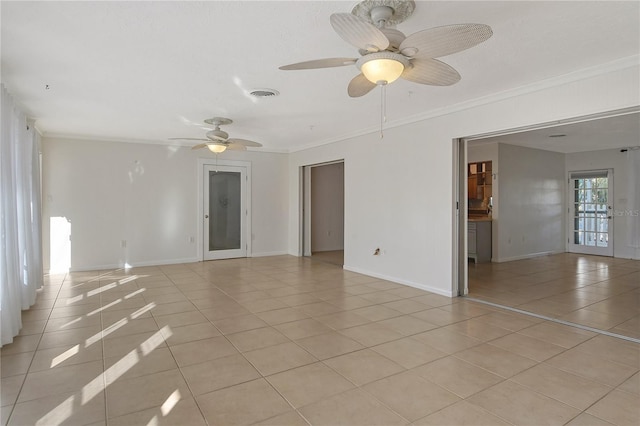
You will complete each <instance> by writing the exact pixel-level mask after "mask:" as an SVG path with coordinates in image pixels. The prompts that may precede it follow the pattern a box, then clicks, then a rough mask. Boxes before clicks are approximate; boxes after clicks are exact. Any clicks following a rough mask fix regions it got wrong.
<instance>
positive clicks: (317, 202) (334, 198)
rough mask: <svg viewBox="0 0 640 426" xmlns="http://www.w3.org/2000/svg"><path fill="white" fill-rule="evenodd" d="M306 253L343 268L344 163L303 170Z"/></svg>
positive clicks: (311, 166)
mask: <svg viewBox="0 0 640 426" xmlns="http://www.w3.org/2000/svg"><path fill="white" fill-rule="evenodd" d="M303 175H304V181H305V182H304V185H303V187H304V197H303V199H304V207H303V211H304V215H303V222H304V223H303V229H304V236H303V248H304V250H303V253H304V256H308V257H311V258H312V259H314V260H318V261H322V262H326V263H331V264H334V265H340V266H342V265H343V264H344V161H336V162H331V163H323V164H314V165H310V166H305V167H304V174H303Z"/></svg>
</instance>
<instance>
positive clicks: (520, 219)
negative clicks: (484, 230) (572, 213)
mask: <svg viewBox="0 0 640 426" xmlns="http://www.w3.org/2000/svg"><path fill="white" fill-rule="evenodd" d="M516 138H517V135H514V139H516ZM498 156H499V161H500V164H501V167H500V173H499V175H498V177H499V179H500V182H501V185H500V212H501V213H500V219H499V220H498V221H497V222H496V223H494V226H497V227H498V233H497V234H498V239H497V241H495V243H497V245H498V253H499V257H498V258H494V259H492V260H493V261H494V262H505V261H509V260H517V259H525V258H528V257H531V256H536V255H542V254H550V253H560V252H564V251H565V244H564V241H565V235H566V231H565V223H566V215H565V210H566V203H565V192H566V184H565V182H566V175H565V169H564V167H565V165H564V154H561V153H557V152H551V151H543V150H540V149H532V148H525V147H521V146H515V145H508V144H504V143H501V144H499V145H498Z"/></svg>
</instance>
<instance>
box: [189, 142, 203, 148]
mask: <svg viewBox="0 0 640 426" xmlns="http://www.w3.org/2000/svg"><path fill="white" fill-rule="evenodd" d="M206 146H207V144H206V143H201V144H199V145H196V146H192V147H191V149H201V148H204V147H206Z"/></svg>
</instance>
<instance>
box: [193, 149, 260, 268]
mask: <svg viewBox="0 0 640 426" xmlns="http://www.w3.org/2000/svg"><path fill="white" fill-rule="evenodd" d="M216 165H217V166H228V167H240V168H244V169H245V172H246V176H247V182H246V193H245V206H246V210H247V215H246V224H245V230H244V231H245V232H244V235H245V243H246V246H247V254H246V257H252V255H251V254H252V251H251V246H252V244H251V243H252V240H253V238H252V233H251V162H250V161H236V160H219V159H216V158H198V172H197V173H196V174H197V179H198V182H197V186H196V187H197V191H198V196H197V197H196V198H197V210H196V212H197V213H196V223H197V226H196V235H197V237H196V247H197V251H196V255H197V258H198V259H199V260H200V261H202V262H204V261H205V259H204V252H205V250H204V242H205V238H204V221H205V218H204V177H205V166H212V167H215V166H216Z"/></svg>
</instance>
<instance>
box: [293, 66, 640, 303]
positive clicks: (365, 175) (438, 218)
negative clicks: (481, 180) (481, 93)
mask: <svg viewBox="0 0 640 426" xmlns="http://www.w3.org/2000/svg"><path fill="white" fill-rule="evenodd" d="M611 69H612V71H605V70H603V71H602V72H601V73H596V72H595V71H593V70H590V71H589V72H588V73H585V74H583V75H577V74H574V75H572V76H567V77H563V78H560V79H557V80H554V81H548V82H543V83H541V84H539V85H536V86H532V87H529V88H526V89H521V90H519V91H517V92H513V93H511V94H504V93H502V94H498V95H496V97H495V98H493V99H484V100H480V101H477V102H474V103H470V104H467V105H463V106H458V107H457V108H458V110H453V109H451V110H448V111H442V112H441V113H442V115H439V116H433V117H431V118H429V117H426V118H424V119H423V120H422V121H418V122H414V123H410V124H404V125H402V126H399V127H395V128H389V129H387V130H386V131H385V137H384V143H382V142H381V141H380V139H379V135H378V134H377V133H376V132H373V131H372V133H370V134H366V135H361V136H355V137H352V138H349V139H346V140H343V141H339V142H335V143H332V144H329V145H324V146H320V147H316V148H310V149H306V150H303V151H299V152H295V153H293V154H291V155H290V161H289V200H290V205H289V218H290V221H289V252H290V253H292V254H297V253H299V236H300V235H299V206H300V188H299V173H300V167H301V166H304V165H308V164H316V163H320V162H326V161H331V160H337V159H340V158H344V160H345V269H349V270H353V271H358V272H362V273H366V274H369V275H372V276H377V277H382V278H387V279H390V280H393V281H395V282H399V283H405V284H409V285H413V286H417V287H420V288H424V289H427V290H430V291H434V292H436V293H440V294H447V295H453V288H454V287H453V282H452V281H453V280H452V276H453V275H452V274H453V270H454V267H453V265H452V263H453V262H452V259H453V254H452V253H453V242H452V240H453V238H452V234H453V218H454V217H455V216H454V213H455V212H454V207H455V200H454V199H453V193H454V192H453V176H454V166H453V165H454V159H453V144H452V139H453V138H458V137H465V136H472V135H479V134H485V133H490V132H497V131H502V130H507V129H513V128H517V127H522V126H530V125H534V124H538V123H546V122H552V121H556V120H562V119H569V118H573V117H579V116H584V115H588V114H595V113H600V112H604V111H611V110H616V109H621V108H628V107H632V106H637V105H639V104H640V90H639V82H638V80H639V77H638V76H639V75H640V73H639V70H638V66H637V65H633V66H629V65H624V66H620V67H619V68H616V67H614V66H612V67H611ZM388 90H394V86H393V85H392V86H390V87H389V89H388ZM503 167H504V164H503V163H502V162H501V164H500V168H501V169H502V168H503ZM503 184H504V182H501V186H502V185H503ZM501 192H502V189H501ZM503 213H504V212H503V211H501V213H500V215H501V216H502V215H503ZM376 247H380V248H381V249H382V255H380V256H373V251H374V250H375V248H376Z"/></svg>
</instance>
